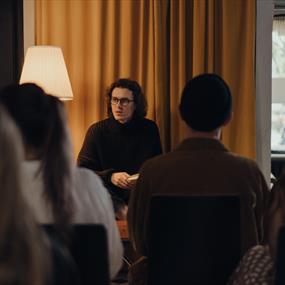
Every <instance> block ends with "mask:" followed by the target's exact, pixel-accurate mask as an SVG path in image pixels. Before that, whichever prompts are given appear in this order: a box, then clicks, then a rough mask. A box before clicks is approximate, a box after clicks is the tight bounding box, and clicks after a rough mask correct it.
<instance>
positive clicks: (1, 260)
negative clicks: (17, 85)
mask: <svg viewBox="0 0 285 285" xmlns="http://www.w3.org/2000/svg"><path fill="white" fill-rule="evenodd" d="M0 152H1V160H0V185H1V186H0V284H3V285H4V284H5V285H15V284H17V285H31V284H50V283H49V282H48V280H47V278H48V273H49V272H50V271H49V269H50V259H49V252H48V251H47V248H46V247H45V242H44V238H43V236H42V235H41V233H40V232H39V230H38V228H37V226H36V224H35V221H34V220H33V217H32V215H31V213H30V211H29V208H28V207H27V205H26V203H25V200H24V198H23V196H22V185H23V183H22V175H21V162H22V159H23V149H22V145H21V137H20V134H19V133H18V130H17V129H16V126H15V125H14V123H13V122H12V119H11V118H10V117H9V116H8V114H7V113H6V111H5V110H4V109H3V107H2V106H0Z"/></svg>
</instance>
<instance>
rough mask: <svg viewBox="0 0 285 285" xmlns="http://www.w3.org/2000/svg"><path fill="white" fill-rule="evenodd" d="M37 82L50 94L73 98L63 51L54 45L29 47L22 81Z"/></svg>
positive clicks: (61, 97)
mask: <svg viewBox="0 0 285 285" xmlns="http://www.w3.org/2000/svg"><path fill="white" fill-rule="evenodd" d="M26 82H31V83H36V84H37V85H39V86H40V87H42V88H43V89H44V91H45V92H46V93H48V94H51V95H54V96H56V97H59V98H60V99H61V100H72V99H73V94H72V89H71V85H70V81H69V77H68V73H67V69H66V66H65V62H64V58H63V54H62V51H61V49H60V48H59V47H54V46H33V47H30V48H28V50H27V53H26V57H25V61H24V66H23V70H22V74H21V78H20V83H26Z"/></svg>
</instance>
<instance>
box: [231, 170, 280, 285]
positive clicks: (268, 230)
mask: <svg viewBox="0 0 285 285" xmlns="http://www.w3.org/2000/svg"><path fill="white" fill-rule="evenodd" d="M264 223H265V239H264V242H263V243H262V244H261V245H256V246H254V247H252V248H251V249H250V250H248V252H247V253H246V254H245V255H244V257H243V258H242V260H241V262H240V264H239V266H238V267H237V269H236V270H235V272H234V273H233V275H232V276H231V278H230V281H229V284H231V285H243V284H248V285H255V284H263V285H273V284H275V283H274V277H275V276H274V275H275V266H274V261H275V257H276V250H277V248H276V246H277V237H278V232H279V229H280V227H281V226H282V225H283V224H284V223H285V175H282V176H281V177H280V178H279V180H277V182H275V184H274V186H273V188H272V190H271V195H270V201H269V203H268V206H267V209H266V211H265V222H264Z"/></svg>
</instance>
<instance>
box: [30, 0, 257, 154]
mask: <svg viewBox="0 0 285 285" xmlns="http://www.w3.org/2000/svg"><path fill="white" fill-rule="evenodd" d="M35 3H36V44H37V45H47V44H48V45H57V46H60V47H61V48H62V49H63V53H64V56H65V60H66V64H67V68H68V71H69V76H70V79H71V84H72V87H73V92H74V100H73V101H72V102H68V103H66V107H67V110H68V117H69V123H70V127H71V130H72V138H73V143H74V147H75V156H76V155H77V153H78V152H79V150H80V147H81V144H82V142H83V138H84V135H85V132H86V130H87V128H88V126H89V125H90V124H91V123H93V122H95V121H98V120H101V119H103V118H104V117H105V116H106V107H105V97H104V94H105V90H106V88H107V87H108V85H110V83H112V82H113V81H114V80H116V79H118V78H120V77H129V78H132V79H134V80H137V81H138V82H139V83H140V84H141V85H142V87H143V89H144V91H145V94H146V97H147V100H148V105H149V111H148V117H149V118H151V119H153V120H155V121H156V122H157V124H158V126H159V128H160V133H161V137H162V141H163V145H164V148H165V150H166V151H168V150H170V149H172V148H173V147H175V146H176V145H177V143H178V142H179V141H180V140H181V139H182V138H183V137H184V133H185V127H184V125H183V123H182V122H181V120H180V118H179V114H178V104H179V98H180V94H181V91H182V88H183V86H184V85H185V83H186V81H187V80H189V79H191V78H192V77H193V76H194V75H197V74H199V73H203V72H215V73H218V74H220V75H221V76H223V77H224V78H225V80H226V81H227V82H228V83H229V85H230V87H231V89H232V93H233V97H234V120H233V122H232V123H231V124H230V126H229V127H227V128H226V129H225V130H224V132H223V141H224V143H225V144H226V145H227V146H228V147H229V148H230V149H231V150H232V151H234V152H237V153H239V154H242V155H245V156H248V157H252V158H254V157H255V107H254V106H255V105H254V104H255V98H254V94H255V90H254V86H255V82H254V40H255V1H254V0H179V1H177V0H93V1H92V0H89V1H80V0H73V1H68V0H61V1H57V0H49V1H47V0H37V1H35Z"/></svg>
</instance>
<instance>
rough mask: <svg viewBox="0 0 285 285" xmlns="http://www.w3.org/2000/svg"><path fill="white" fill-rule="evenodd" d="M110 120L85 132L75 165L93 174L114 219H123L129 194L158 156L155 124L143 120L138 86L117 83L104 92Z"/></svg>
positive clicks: (144, 104)
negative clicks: (99, 181) (106, 196)
mask: <svg viewBox="0 0 285 285" xmlns="http://www.w3.org/2000/svg"><path fill="white" fill-rule="evenodd" d="M107 102H108V104H107V108H108V109H107V110H108V115H109V118H108V119H105V120H103V121H100V122H97V123H95V124H93V125H91V127H90V128H89V129H88V131H87V134H86V137H85V140H84V143H83V146H82V148H81V151H80V153H79V155H78V165H79V166H82V167H86V168H89V169H92V170H94V171H95V172H96V173H97V174H98V175H99V176H101V178H102V179H103V181H104V183H105V186H106V187H107V188H108V190H109V191H110V193H111V195H112V198H113V204H114V208H115V212H116V214H117V218H119V219H124V218H125V217H124V216H125V214H126V209H127V207H126V205H127V204H128V200H129V195H130V191H132V189H133V188H134V185H135V180H132V179H130V177H131V175H133V174H136V173H138V171H139V169H140V167H141V165H142V164H143V162H145V161H146V160H147V159H150V158H152V157H154V156H156V155H158V154H161V152H162V148H161V142H160V136H159V131H158V128H157V125H156V124H155V122H153V121H151V120H148V119H146V118H145V116H146V113H147V102H146V99H145V96H144V94H143V92H142V89H141V87H140V85H139V84H138V83H137V82H136V81H134V80H130V79H124V78H122V79H119V80H117V81H116V82H114V83H112V84H111V86H110V87H109V89H108V90H107Z"/></svg>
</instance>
